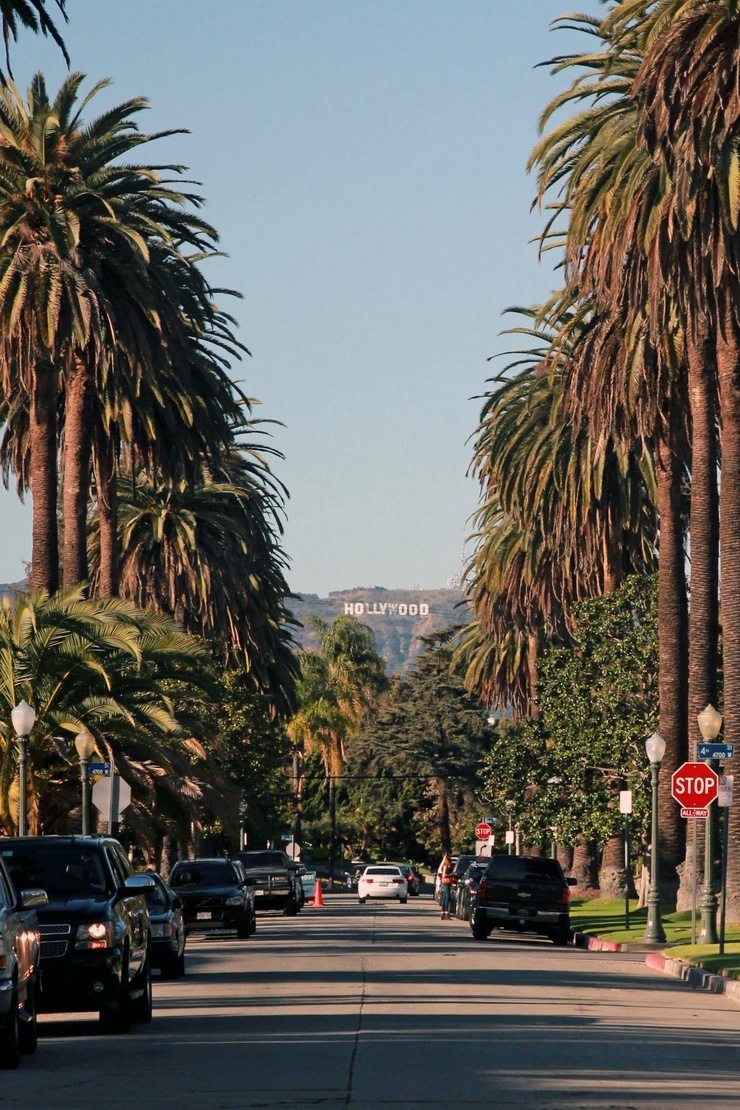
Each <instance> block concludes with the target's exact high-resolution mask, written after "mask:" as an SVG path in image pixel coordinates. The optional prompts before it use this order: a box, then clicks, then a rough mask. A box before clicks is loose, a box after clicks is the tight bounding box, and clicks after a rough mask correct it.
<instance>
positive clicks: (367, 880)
mask: <svg viewBox="0 0 740 1110" xmlns="http://www.w3.org/2000/svg"><path fill="white" fill-rule="evenodd" d="M372 881H373V880H372V879H365V882H366V883H371V882H372Z"/></svg>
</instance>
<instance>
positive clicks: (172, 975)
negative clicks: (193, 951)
mask: <svg viewBox="0 0 740 1110" xmlns="http://www.w3.org/2000/svg"><path fill="white" fill-rule="evenodd" d="M184 959H185V954H184V953H183V955H182V956H177V955H175V953H172V954H171V955H169V956H168V957H167V959H166V960H164V961H163V963H162V978H163V979H179V978H180V976H181V975H182V973H183V971H182V969H183V964H184Z"/></svg>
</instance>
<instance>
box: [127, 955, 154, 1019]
mask: <svg viewBox="0 0 740 1110" xmlns="http://www.w3.org/2000/svg"><path fill="white" fill-rule="evenodd" d="M143 976H144V991H143V993H142V994H141V995H140V996H139V997H138V998H135V999H134V1001H133V1002H132V1003H131V1020H132V1021H134V1022H136V1024H137V1025H148V1024H149V1022H150V1021H151V1020H152V1002H153V1000H152V965H151V961H150V959H149V956H147V958H146V963H145V964H144V971H143Z"/></svg>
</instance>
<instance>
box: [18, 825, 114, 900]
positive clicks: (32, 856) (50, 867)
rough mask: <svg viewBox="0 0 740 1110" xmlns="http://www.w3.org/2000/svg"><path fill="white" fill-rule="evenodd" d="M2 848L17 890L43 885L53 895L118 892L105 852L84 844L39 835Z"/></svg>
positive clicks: (67, 895)
mask: <svg viewBox="0 0 740 1110" xmlns="http://www.w3.org/2000/svg"><path fill="white" fill-rule="evenodd" d="M1 850H2V855H3V859H4V860H5V862H6V864H7V866H8V870H9V871H10V874H11V875H12V877H13V882H14V883H15V885H16V887H17V888H18V890H28V889H29V888H30V887H41V888H42V890H45V891H46V893H47V894H48V895H49V897H50V898H51V899H54V898H89V897H91V896H94V895H96V894H97V895H100V894H106V895H112V894H114V893H115V884H114V882H113V878H112V876H111V875H110V874H109V873H108V869H107V867H106V866H105V863H104V860H103V857H102V853H101V852H99V851H95V850H93V849H91V848H88V847H86V846H85V845H84V844H59V843H54V841H51V840H50V841H48V842H47V843H46V844H44V843H43V841H42V840H41V839H40V840H39V841H38V842H33V843H26V844H13V845H12V846H8V847H3V848H2V849H1Z"/></svg>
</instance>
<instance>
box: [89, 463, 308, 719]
mask: <svg viewBox="0 0 740 1110" xmlns="http://www.w3.org/2000/svg"><path fill="white" fill-rule="evenodd" d="M267 452H269V448H267V449H265V450H263V451H260V450H258V449H257V447H256V446H254V447H252V448H250V449H247V448H246V447H245V448H244V449H243V450H242V451H238V450H235V451H234V452H233V454H231V455H230V456H227V457H224V458H223V459H222V461H221V463H220V470H219V471H215V470H214V469H209V468H207V467H205V466H204V467H202V470H201V476H200V480H199V481H198V482H194V483H193V484H192V485H190V484H188V483H187V482H185V481H180V482H165V481H163V480H161V479H159V480H157V479H154V478H152V477H149V476H148V475H146V474H140V475H138V476H137V480H136V482H134V481H132V480H131V479H130V478H128V477H126V476H122V477H121V478H120V480H119V485H118V492H119V510H118V516H119V529H120V531H119V537H118V543H119V546H120V551H121V580H120V590H121V594H122V596H124V597H127V598H129V599H130V600H131V601H133V602H134V603H135V604H137V605H140V606H144V605H148V606H151V607H153V608H154V609H156V610H157V611H159V612H163V613H168V614H170V615H171V616H173V617H175V618H176V619H177V620H178V621H180V622H181V624H182V625H183V627H184V628H185V629H186V630H187V631H189V632H191V633H195V634H197V635H198V636H201V637H203V638H204V639H205V640H207V641H208V642H209V643H210V644H211V646H212V649H213V651H214V652H215V653H216V654H217V655H220V656H221V658H222V661H223V662H224V663H226V664H227V665H228V666H230V667H237V668H239V669H243V670H244V671H245V672H246V673H247V674H248V676H249V678H250V680H251V681H252V682H253V683H254V685H255V687H256V689H258V690H261V691H263V692H265V693H267V694H268V695H269V696H270V698H271V699H272V702H273V706H274V709H275V710H276V711H277V712H280V713H283V712H288V711H289V710H290V709H292V707H293V705H294V682H295V672H296V663H295V657H294V654H293V650H292V646H293V641H292V637H291V635H290V626H291V624H292V623H293V622H292V618H291V616H290V614H289V613H288V611H287V608H286V599H287V598H288V597H289V596H290V592H289V589H288V586H287V583H286V581H285V566H286V561H285V556H284V555H283V552H282V550H281V547H280V543H279V536H280V532H281V512H282V504H283V502H282V497H283V491H282V487H281V486H280V484H279V483H278V482H276V481H275V480H274V479H273V478H272V475H271V474H270V471H269V468H268V467H267V464H266V462H265V458H264V455H265V453H267ZM98 522H99V517H96V516H93V519H92V536H91V553H92V559H91V569H92V587H93V592H94V593H96V592H97V586H98V581H99V575H100V573H101V569H100V568H101V565H102V563H101V558H100V550H101V542H100V527H99V523H98Z"/></svg>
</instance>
